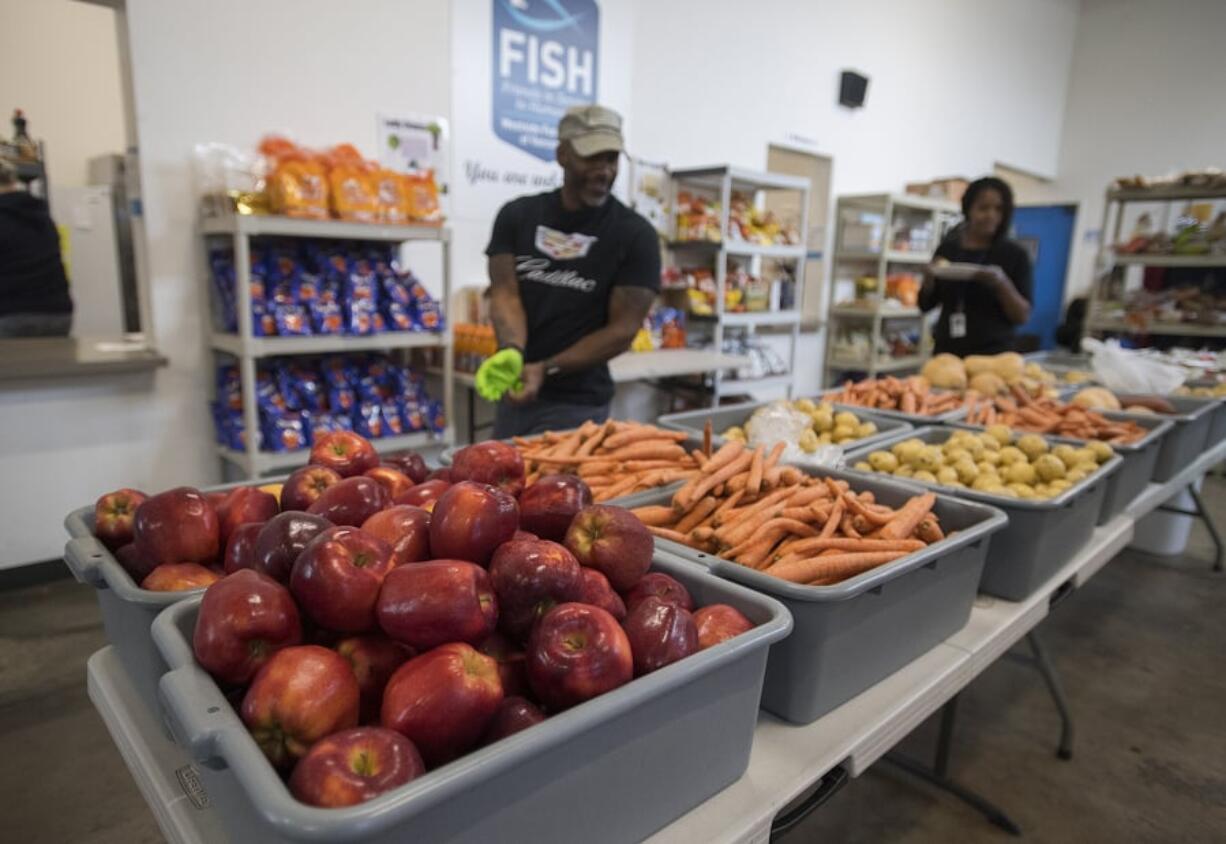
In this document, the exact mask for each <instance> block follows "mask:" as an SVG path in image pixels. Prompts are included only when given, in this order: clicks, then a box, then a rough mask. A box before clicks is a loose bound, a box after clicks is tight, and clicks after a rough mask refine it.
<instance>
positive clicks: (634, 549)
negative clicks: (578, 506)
mask: <svg viewBox="0 0 1226 844" xmlns="http://www.w3.org/2000/svg"><path fill="white" fill-rule="evenodd" d="M565 544H566V547H567V548H569V549H570V552H571V553H572V554H574V555H575V559H577V560H578V561H579V563H580V565H583V566H586V567H588V568H593V569H596V570H597V571H598V572H600V573H601V574H603V575H604V576H605V577H607V578H608V579H609V583H610V584H611V585H612V586H613V588H614V589H615V590H617V591H618V592H625V591H626V590H628V589H631V588H633V586H634V584H636V583H638V582H639V578H640V577H642V576H643V575H644V574H645V573H646V572H647V569H649V568H650V567H651V557H652V554H654V553H655V543H654V542H653V541H652V538H651V533H650V532H648V530H647V528H645V527H643V523H642V522H640V521H639V519H638V516H636V515H634V514H633V513H631V512H630V511H629V510H623V509H622V508H620V507H609V506H606V505H604V504H595V505H593V506H591V507H585V508H583V509H582V510H580V511H579V512H578V513H577V514H576V515H575V518H574V521H572V522H571V524H570V529H569V530H567V531H566V541H565Z"/></svg>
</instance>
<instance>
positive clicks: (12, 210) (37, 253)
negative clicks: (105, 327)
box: [0, 159, 72, 337]
mask: <svg viewBox="0 0 1226 844" xmlns="http://www.w3.org/2000/svg"><path fill="white" fill-rule="evenodd" d="M71 327H72V298H71V297H70V296H69V295H68V276H67V275H66V274H65V273H64V262H63V261H62V260H61V259H60V236H59V232H57V231H56V228H55V223H54V222H52V220H51V211H50V209H49V208H48V207H47V203H46V201H44V200H42V199H39V198H38V197H36V196H31V195H30V194H29V193H28V192H27V191H25V190H24V189H23V188H22V187H21V185H19V184H18V183H17V178H16V172H15V171H14V169H13V167H12V166H11V165H10V164H8V163H7V162H5V161H4V160H2V159H0V337H67V336H68V330H69V329H70V328H71Z"/></svg>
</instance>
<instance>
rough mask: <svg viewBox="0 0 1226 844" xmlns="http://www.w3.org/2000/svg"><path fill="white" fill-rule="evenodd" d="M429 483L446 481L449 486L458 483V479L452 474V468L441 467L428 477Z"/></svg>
mask: <svg viewBox="0 0 1226 844" xmlns="http://www.w3.org/2000/svg"><path fill="white" fill-rule="evenodd" d="M426 480H427V481H446V482H447V483H449V484H453V483H455V482H456V480H457V478H456V477H455V475H454V474H452V471H451V467H450V466H440V467H439V468H437V469H435V470H434V471H433V472H431V473H430V474H428V475H426Z"/></svg>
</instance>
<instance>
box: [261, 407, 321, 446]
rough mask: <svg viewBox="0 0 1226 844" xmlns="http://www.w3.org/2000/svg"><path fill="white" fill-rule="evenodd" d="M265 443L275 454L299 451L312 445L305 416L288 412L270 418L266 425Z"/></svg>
mask: <svg viewBox="0 0 1226 844" xmlns="http://www.w3.org/2000/svg"><path fill="white" fill-rule="evenodd" d="M264 442H266V443H267V444H268V449H269V450H270V451H275V452H286V451H298V450H300V449H303V448H306V447H307V446H308V445H310V442H309V440H308V439H307V428H306V424H305V422H304V420H303V414H302V413H298V412H294V411H286V412H285V413H279V414H277V415H275V416H270V417H269V418H268V419H267V420H266V421H265V425H264Z"/></svg>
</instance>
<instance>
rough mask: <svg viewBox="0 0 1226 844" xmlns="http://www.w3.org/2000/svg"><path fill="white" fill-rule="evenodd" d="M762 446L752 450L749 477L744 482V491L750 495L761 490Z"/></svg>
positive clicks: (763, 448)
mask: <svg viewBox="0 0 1226 844" xmlns="http://www.w3.org/2000/svg"><path fill="white" fill-rule="evenodd" d="M764 450H765V447H764V446H758V447H757V448H755V449H754V450H753V459H752V460H751V461H750V464H749V479H748V480H747V481H746V482H745V491H746V492H748V493H749V494H750V495H757V494H758V493H759V492H761V491H762V462H763V454H762V452H763V451H764Z"/></svg>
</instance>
